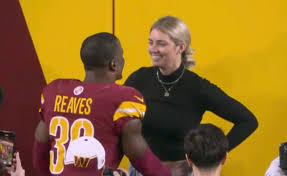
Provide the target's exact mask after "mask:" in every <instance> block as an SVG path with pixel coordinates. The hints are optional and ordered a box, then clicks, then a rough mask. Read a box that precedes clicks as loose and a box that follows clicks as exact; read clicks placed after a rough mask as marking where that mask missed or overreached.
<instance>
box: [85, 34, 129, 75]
mask: <svg viewBox="0 0 287 176" xmlns="http://www.w3.org/2000/svg"><path fill="white" fill-rule="evenodd" d="M81 59H82V62H83V64H84V67H85V70H94V69H99V68H100V69H102V68H107V70H108V71H110V72H113V73H114V74H115V76H116V79H121V77H122V70H123V66H124V59H123V49H122V47H121V43H120V41H119V40H118V38H117V37H116V36H114V35H113V34H110V33H107V32H101V33H97V34H94V35H92V36H89V37H88V38H86V39H85V40H84V42H83V44H82V47H81Z"/></svg>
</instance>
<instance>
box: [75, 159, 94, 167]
mask: <svg viewBox="0 0 287 176" xmlns="http://www.w3.org/2000/svg"><path fill="white" fill-rule="evenodd" d="M74 161H75V162H74V166H75V167H79V168H87V167H88V166H89V164H90V161H91V158H84V157H80V156H74Z"/></svg>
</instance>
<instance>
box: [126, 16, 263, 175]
mask: <svg viewBox="0 0 287 176" xmlns="http://www.w3.org/2000/svg"><path fill="white" fill-rule="evenodd" d="M190 42H191V37H190V32H189V30H188V27H187V25H186V24H185V23H184V22H183V21H182V20H180V19H178V18H176V17H172V16H165V17H163V18H160V19H159V20H158V21H157V22H155V23H154V24H153V25H152V27H151V29H150V34H149V45H148V51H149V54H150V57H151V59H152V63H153V66H152V67H143V68H140V69H139V70H137V71H135V72H134V73H132V74H131V75H130V76H129V77H128V79H127V80H126V82H125V85H127V86H132V87H134V88H136V89H137V90H138V91H140V92H141V93H142V94H143V96H144V99H145V100H146V104H147V110H146V113H145V117H144V119H143V135H144V137H145V139H146V140H147V142H148V144H149V145H150V147H151V149H152V151H153V152H154V153H155V154H156V155H157V156H158V157H159V159H160V160H161V161H162V162H163V164H165V165H167V166H170V167H185V168H186V169H185V170H186V171H185V173H182V175H191V171H189V168H188V166H187V164H183V163H185V161H184V159H185V157H184V150H183V141H184V140H183V139H184V135H185V134H186V133H187V132H188V131H189V130H191V129H194V128H196V127H197V126H198V125H199V124H200V122H201V120H202V116H203V114H204V112H205V111H211V112H213V113H215V114H216V115H218V116H220V117H221V118H223V119H225V120H227V121H230V122H232V123H233V124H234V126H233V128H232V129H231V130H230V132H229V133H228V135H227V138H228V140H229V150H231V149H233V148H234V147H236V146H237V145H239V144H240V143H241V142H242V141H244V140H245V139H246V138H247V137H248V136H249V135H250V134H251V133H252V132H253V131H254V130H255V129H256V128H257V125H258V124H257V120H256V118H255V117H254V115H253V114H252V113H251V112H250V111H249V110H248V109H247V108H246V107H245V106H243V105H242V104H241V103H239V102H238V101H236V100H234V99H233V98H231V97H230V96H228V95H227V94H226V93H225V92H223V91H222V90H221V89H220V88H218V87H217V86H216V85H214V84H212V83H211V82H209V81H208V80H206V79H204V78H202V77H200V76H199V75H197V74H196V73H194V72H192V71H190V70H188V68H190V67H191V66H193V65H194V64H195V61H194V59H193V58H192V57H191V55H192V50H191V49H189V45H190ZM163 146H164V147H163ZM130 175H131V176H134V175H140V174H139V173H138V172H137V171H135V170H133V169H132V168H131V172H130Z"/></svg>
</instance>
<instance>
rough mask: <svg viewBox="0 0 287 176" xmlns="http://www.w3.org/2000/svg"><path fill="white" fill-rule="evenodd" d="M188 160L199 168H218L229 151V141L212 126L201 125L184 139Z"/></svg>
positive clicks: (219, 130) (221, 132)
mask: <svg viewBox="0 0 287 176" xmlns="http://www.w3.org/2000/svg"><path fill="white" fill-rule="evenodd" d="M184 150H185V153H186V154H187V156H188V158H189V159H190V160H191V161H192V162H193V163H194V164H195V165H196V166H197V167H199V168H212V167H216V166H218V165H219V164H220V163H221V161H222V160H223V159H224V157H225V156H226V153H227V151H228V140H227V137H226V136H225V135H224V133H223V131H222V130H221V129H220V128H218V127H216V126H214V125H212V124H200V125H199V126H198V128H196V129H193V130H191V131H190V132H189V133H188V134H187V135H186V136H185V138H184Z"/></svg>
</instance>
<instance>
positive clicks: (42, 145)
mask: <svg viewBox="0 0 287 176" xmlns="http://www.w3.org/2000/svg"><path fill="white" fill-rule="evenodd" d="M49 151H50V139H49V130H48V128H47V125H46V124H45V122H44V121H43V120H41V121H40V122H39V124H38V126H37V128H36V131H35V140H34V148H33V165H34V168H36V169H37V170H38V171H39V172H40V173H41V175H45V176H46V175H47V176H48V175H50V171H49V164H50V163H49V162H50V158H49V157H50V156H49Z"/></svg>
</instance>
